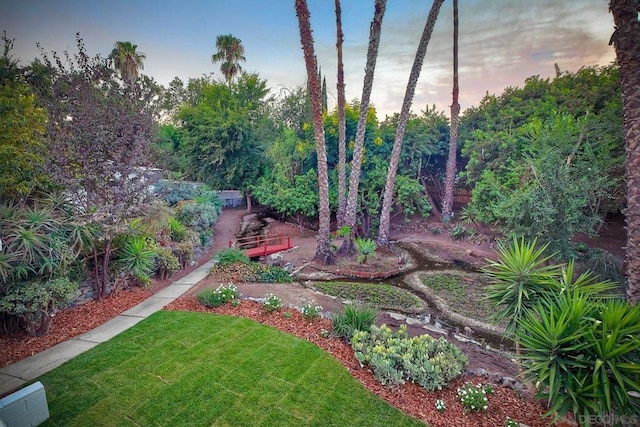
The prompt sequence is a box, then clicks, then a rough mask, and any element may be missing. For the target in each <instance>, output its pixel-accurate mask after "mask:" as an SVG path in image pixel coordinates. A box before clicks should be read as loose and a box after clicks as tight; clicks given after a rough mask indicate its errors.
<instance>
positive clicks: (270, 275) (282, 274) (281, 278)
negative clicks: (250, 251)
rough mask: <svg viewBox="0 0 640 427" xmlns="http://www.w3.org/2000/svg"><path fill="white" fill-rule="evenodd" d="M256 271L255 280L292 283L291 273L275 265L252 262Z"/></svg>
mask: <svg viewBox="0 0 640 427" xmlns="http://www.w3.org/2000/svg"><path fill="white" fill-rule="evenodd" d="M252 264H253V265H254V267H255V268H254V271H255V281H256V282H259V283H291V281H292V279H291V274H289V272H288V271H287V270H284V269H282V268H280V267H276V266H275V265H263V264H259V263H252Z"/></svg>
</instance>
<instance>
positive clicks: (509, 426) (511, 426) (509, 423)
mask: <svg viewBox="0 0 640 427" xmlns="http://www.w3.org/2000/svg"><path fill="white" fill-rule="evenodd" d="M504 425H505V427H520V423H519V422H517V421H516V420H512V419H511V418H509V417H507V419H506V420H505V422H504Z"/></svg>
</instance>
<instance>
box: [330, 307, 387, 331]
mask: <svg viewBox="0 0 640 427" xmlns="http://www.w3.org/2000/svg"><path fill="white" fill-rule="evenodd" d="M377 314H378V313H377V311H375V310H374V309H373V308H370V307H359V306H357V305H355V304H347V305H346V306H345V307H344V310H343V311H342V313H339V314H337V315H335V316H333V317H332V318H331V329H332V332H333V334H334V335H335V336H337V337H340V338H344V339H346V340H350V339H351V337H353V334H355V333H356V332H357V331H368V330H369V328H371V325H373V322H375V320H376V316H377Z"/></svg>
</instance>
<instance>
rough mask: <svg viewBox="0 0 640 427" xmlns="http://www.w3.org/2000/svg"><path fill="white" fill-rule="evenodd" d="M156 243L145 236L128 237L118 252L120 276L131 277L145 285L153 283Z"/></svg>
mask: <svg viewBox="0 0 640 427" xmlns="http://www.w3.org/2000/svg"><path fill="white" fill-rule="evenodd" d="M156 254H157V248H156V247H155V243H154V242H153V241H152V240H150V239H148V238H147V237H145V236H135V235H127V236H124V240H123V243H122V245H121V246H119V247H118V249H117V250H116V264H115V265H116V268H117V271H118V274H119V275H120V276H124V277H130V278H133V279H134V280H136V281H138V282H139V283H141V284H143V285H145V286H146V285H148V284H149V283H151V278H150V276H151V274H152V273H153V267H154V263H155V259H156Z"/></svg>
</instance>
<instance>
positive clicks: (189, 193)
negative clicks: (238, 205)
mask: <svg viewBox="0 0 640 427" xmlns="http://www.w3.org/2000/svg"><path fill="white" fill-rule="evenodd" d="M154 187H155V193H156V194H157V195H158V196H160V197H161V198H162V199H163V200H164V201H165V202H167V204H168V205H169V206H175V205H177V204H178V203H179V202H182V201H185V200H195V201H197V202H198V203H210V204H213V205H215V206H217V207H218V208H222V203H223V202H222V200H221V199H220V198H219V197H218V196H217V194H216V192H215V191H212V190H209V188H208V187H207V186H205V185H193V184H190V183H186V182H172V181H167V180H160V181H158V182H156V183H155V184H154Z"/></svg>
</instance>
